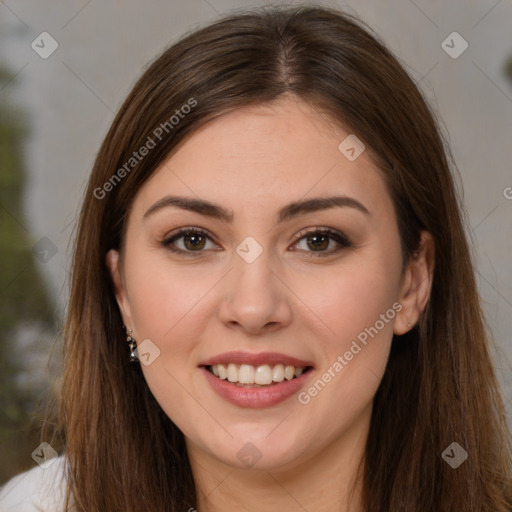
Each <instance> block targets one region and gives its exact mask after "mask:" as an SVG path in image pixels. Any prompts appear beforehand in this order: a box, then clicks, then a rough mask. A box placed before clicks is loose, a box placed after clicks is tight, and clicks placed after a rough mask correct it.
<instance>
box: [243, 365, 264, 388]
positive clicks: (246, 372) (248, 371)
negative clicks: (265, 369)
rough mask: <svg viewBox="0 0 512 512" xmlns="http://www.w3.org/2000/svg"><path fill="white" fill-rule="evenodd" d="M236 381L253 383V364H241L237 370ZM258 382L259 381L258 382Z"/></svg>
mask: <svg viewBox="0 0 512 512" xmlns="http://www.w3.org/2000/svg"><path fill="white" fill-rule="evenodd" d="M258 369H259V368H258ZM238 382H240V384H254V366H249V365H248V364H243V365H241V366H240V370H238ZM258 384H260V383H259V382H258Z"/></svg>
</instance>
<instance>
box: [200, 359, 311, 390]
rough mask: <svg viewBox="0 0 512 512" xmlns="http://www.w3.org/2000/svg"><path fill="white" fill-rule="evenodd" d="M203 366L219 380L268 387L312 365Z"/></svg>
mask: <svg viewBox="0 0 512 512" xmlns="http://www.w3.org/2000/svg"><path fill="white" fill-rule="evenodd" d="M203 367H204V368H205V369H206V370H207V371H208V372H209V373H211V374H212V375H213V376H215V377H216V378H217V379H219V380H226V381H228V382H230V383H231V384H234V385H235V386H238V387H243V388H254V389H257V388H269V387H272V386H276V385H278V384H280V383H282V382H285V381H291V380H295V379H298V378H299V377H300V376H301V375H304V374H306V373H308V372H310V371H311V370H312V369H313V367H312V366H292V365H286V364H282V363H278V364H262V365H258V366H253V365H249V364H235V363H225V364H214V365H204V366H203Z"/></svg>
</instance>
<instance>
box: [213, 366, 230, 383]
mask: <svg viewBox="0 0 512 512" xmlns="http://www.w3.org/2000/svg"><path fill="white" fill-rule="evenodd" d="M215 366H216V367H217V371H218V372H219V379H222V380H224V379H226V378H227V376H228V374H227V372H226V367H225V366H224V365H223V364H216V365H215ZM215 366H212V371H213V374H214V375H215V370H214V368H215Z"/></svg>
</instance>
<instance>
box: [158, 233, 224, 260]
mask: <svg viewBox="0 0 512 512" xmlns="http://www.w3.org/2000/svg"><path fill="white" fill-rule="evenodd" d="M208 241H210V242H211V243H212V245H213V247H212V248H214V247H216V246H215V244H213V242H212V240H211V237H210V235H209V234H208V233H207V232H206V231H204V230H202V229H199V228H194V229H192V228H186V229H181V230H179V231H178V232H176V233H175V234H172V235H171V236H168V237H166V238H165V239H164V240H162V242H161V245H162V246H163V247H165V248H166V249H168V250H169V251H171V252H176V253H182V254H187V255H193V253H201V252H204V251H203V249H205V248H206V246H207V243H208Z"/></svg>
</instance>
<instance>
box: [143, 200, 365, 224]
mask: <svg viewBox="0 0 512 512" xmlns="http://www.w3.org/2000/svg"><path fill="white" fill-rule="evenodd" d="M168 207H175V208H181V209H182V210H188V211H191V212H195V213H198V214H200V215H204V216H207V217H212V218H214V219H219V220H223V221H225V222H228V223H229V222H232V221H233V218H234V214H233V211H232V210H227V209H225V208H223V207H222V206H219V205H217V204H214V203H211V202H210V201H206V200H204V199H197V198H193V197H181V196H165V197H163V198H162V199H160V200H159V201H157V202H156V203H155V204H153V206H151V207H150V208H149V209H148V210H147V211H146V213H145V214H144V217H143V218H144V220H145V219H147V218H148V217H149V216H150V215H152V214H154V213H155V212H157V211H159V210H162V209H163V208H168ZM340 207H348V208H355V209H356V210H359V211H360V212H362V213H364V214H365V215H371V214H370V212H369V211H368V209H367V208H366V207H365V206H364V205H363V204H362V203H360V202H359V201H358V200H357V199H354V198H353V197H348V196H329V197H314V198H311V199H305V200H301V201H295V202H292V203H290V204H287V205H286V206H284V207H283V208H281V209H280V210H279V212H278V214H277V222H284V221H286V220H290V219H292V218H294V217H298V216H299V215H304V214H306V213H312V212H317V211H320V210H328V209H332V208H340Z"/></svg>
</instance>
